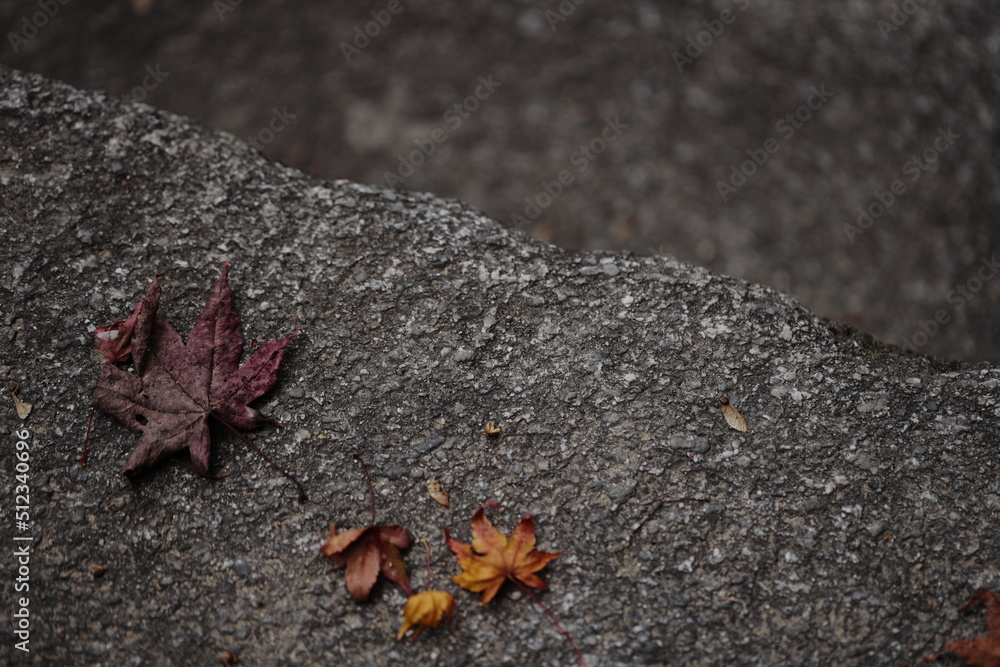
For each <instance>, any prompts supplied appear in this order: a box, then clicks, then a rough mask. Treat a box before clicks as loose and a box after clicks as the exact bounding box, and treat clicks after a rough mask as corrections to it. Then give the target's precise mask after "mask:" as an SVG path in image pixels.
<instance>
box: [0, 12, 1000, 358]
mask: <svg viewBox="0 0 1000 667" xmlns="http://www.w3.org/2000/svg"><path fill="white" fill-rule="evenodd" d="M387 6H388V0H373V1H371V2H363V3H361V2H329V1H328V0H258V1H256V2H252V3H251V2H242V3H238V2H235V1H234V0H220V1H219V2H210V1H207V0H206V1H204V2H196V3H190V2H183V1H182V0H134V1H133V2H125V0H95V1H94V2H69V3H67V4H66V5H65V6H61V8H60V9H59V11H58V14H57V15H56V16H54V17H53V18H52V19H50V20H46V22H45V25H44V26H43V28H42V29H39V30H38V31H37V35H35V36H34V37H33V38H32V39H30V40H28V41H26V42H25V43H23V44H21V43H18V44H17V48H15V45H14V44H11V43H10V42H9V40H8V41H7V42H5V44H4V45H3V48H2V49H0V63H3V64H6V65H9V66H12V67H16V68H18V69H22V70H27V71H34V72H38V73H41V74H44V75H46V76H49V77H52V78H57V79H61V80H65V81H67V82H69V83H71V84H73V85H76V86H78V87H81V88H86V89H91V88H100V89H104V90H107V91H109V92H110V93H111V94H113V95H116V96H128V97H130V98H136V99H139V98H141V99H144V100H145V101H147V102H150V103H151V104H154V105H156V106H158V107H160V108H164V109H168V110H170V111H174V112H176V113H181V114H184V115H187V116H190V117H192V118H195V119H197V120H199V121H202V122H203V123H204V124H206V125H208V126H209V127H215V128H218V129H222V130H226V131H229V132H232V133H234V134H236V135H237V136H239V137H241V138H253V140H254V141H255V142H256V143H257V144H258V145H260V146H261V148H262V149H263V150H264V151H265V153H266V154H267V155H269V156H271V157H273V158H276V159H278V160H281V161H283V162H285V163H287V164H289V165H291V166H295V167H298V168H300V169H302V170H305V171H310V172H313V173H316V174H319V175H323V176H325V177H327V178H347V179H350V180H352V181H355V182H360V183H369V184H375V185H379V186H384V185H385V184H386V178H385V174H386V173H387V172H398V170H399V163H400V157H399V156H404V159H406V160H407V161H409V159H410V158H409V155H410V154H411V153H412V152H413V151H416V150H418V148H417V147H418V145H424V146H430V148H427V149H426V151H427V152H429V151H430V150H433V154H432V155H430V156H429V157H427V158H422V157H421V156H420V153H417V154H416V158H414V159H415V160H422V161H423V164H420V165H419V166H418V167H417V168H415V169H414V172H413V173H412V175H409V176H407V177H406V179H405V181H404V182H403V183H401V184H400V187H402V188H406V189H409V190H414V191H428V192H434V193H436V194H438V195H441V196H448V197H458V198H460V199H462V200H463V201H466V202H469V203H470V204H472V205H473V206H476V207H478V208H479V209H480V210H482V211H484V212H485V213H486V214H487V215H489V216H491V217H492V218H494V219H496V220H498V221H500V222H501V223H503V224H505V225H508V226H520V227H523V228H526V229H528V230H529V231H531V233H533V234H534V235H535V236H536V237H538V238H541V239H543V240H550V241H554V242H555V243H557V244H559V245H561V246H563V247H582V248H591V249H604V250H615V249H624V250H632V251H635V252H639V253H642V254H655V253H659V254H668V255H673V256H675V257H677V258H679V259H682V260H685V261H690V262H693V263H697V264H700V265H703V266H706V267H707V268H709V269H710V270H712V271H714V272H716V273H724V274H727V275H732V276H736V277H739V278H743V279H746V280H751V281H754V282H759V283H762V284H766V285H769V286H772V287H774V288H775V289H778V290H779V291H782V292H784V293H787V294H791V295H792V296H795V297H796V298H798V299H799V300H800V301H801V302H802V303H803V304H805V305H806V306H807V307H808V308H810V309H811V310H813V311H814V312H816V313H818V314H820V315H823V316H827V317H831V318H834V319H838V320H842V321H845V322H848V323H850V324H852V325H854V326H856V327H858V328H860V329H862V330H864V331H868V332H870V333H872V334H874V335H875V336H876V337H878V338H879V339H881V340H884V341H887V342H890V343H893V344H897V345H901V344H903V343H904V341H910V344H912V345H913V346H914V347H919V349H920V351H922V352H925V353H929V354H934V355H938V356H946V357H950V358H956V359H963V360H970V361H977V360H990V361H993V362H997V361H1000V280H995V279H993V278H991V279H990V280H987V281H985V283H983V282H977V281H979V278H978V277H977V275H976V273H977V271H978V270H979V268H980V267H981V262H982V261H983V259H984V258H987V259H988V258H990V257H992V256H994V255H995V254H996V253H998V252H1000V225H998V220H1000V170H998V160H997V150H998V147H1000V134H998V132H1000V122H998V117H997V111H996V110H997V109H998V108H1000V75H998V72H1000V12H998V5H997V3H993V2H978V1H976V0H956V1H950V2H926V1H922V0H921V1H918V0H908V1H907V2H902V1H901V0H878V1H876V2H859V1H857V0H831V1H829V2H802V1H801V0H720V1H719V2H714V3H706V2H703V1H701V0H677V1H671V2H651V1H649V0H624V1H620V2H610V3H609V2H580V0H573V2H570V1H569V0H565V2H563V0H549V1H548V2H543V3H536V2H527V1H525V0H470V1H469V2H462V3H449V2H446V3H435V2H420V1H416V0H415V1H410V0H401V3H400V5H399V7H400V9H401V11H400V12H399V13H398V14H394V15H391V16H390V20H389V21H388V22H387V23H386V25H385V26H384V27H380V26H379V25H378V24H377V23H374V24H371V26H369V24H370V23H371V22H372V21H373V18H372V13H373V12H374V13H375V14H376V15H379V14H380V13H381V12H385V9H386V7H387ZM563 6H565V7H566V10H563V11H562V13H561V14H560V13H559V12H560V11H561V10H560V7H563ZM904 6H905V9H906V12H904V11H903V8H904ZM894 7H895V8H896V10H895V16H894ZM570 8H572V12H570V11H568V10H569V9H570ZM727 10H729V11H731V12H732V13H731V14H729V15H726V16H725V17H723V16H722V14H723V12H724V11H727ZM37 11H38V0H0V25H10V26H13V29H14V31H15V32H16V30H17V28H18V27H19V26H21V25H22V23H21V21H22V19H23V18H24V17H30V16H33V14H34V12H37ZM546 12H555V13H557V14H556V15H557V18H553V16H554V14H547V13H546ZM907 12H908V13H907ZM561 18H565V20H560V19H561ZM894 18H895V20H896V21H897V23H899V25H898V26H897V25H894V24H893V23H892V22H891V21H892V20H893V19H894ZM723 19H729V22H728V23H723V22H722V21H723ZM383 20H384V16H383ZM880 22H882V23H881V25H880ZM372 26H373V27H372ZM887 26H888V27H887ZM364 29H370V31H371V33H373V35H374V36H373V37H371V38H370V41H369V42H368V43H367V44H366V45H365V42H364V39H365V37H364V36H362V38H360V39H359V38H357V37H356V35H357V33H358V32H359V31H363V30H364ZM713 33H717V34H713ZM355 39H358V44H362V45H364V46H363V49H360V53H354V52H353V51H349V52H348V53H346V54H345V48H344V46H343V45H348V46H350V47H351V48H356V47H354V44H353V43H354V41H355ZM699 41H700V42H701V45H699V44H698V42H699ZM692 42H694V46H692V45H691V43H692ZM699 49H701V52H700V54H699ZM675 54H678V55H680V56H683V57H688V54H694V57H692V58H691V59H692V62H690V63H687V62H684V61H680V65H681V67H680V68H678V65H677V62H678V60H677V58H676V57H675ZM151 71H152V72H153V73H152V74H151ZM480 77H487V78H490V77H492V78H493V79H494V80H495V81H497V82H500V84H501V85H500V86H499V87H498V88H495V89H494V90H487V89H486V88H480V86H481V84H480ZM813 86H815V87H820V88H823V89H824V90H827V91H830V92H831V93H832V95H831V96H829V97H828V98H827V99H825V100H818V99H815V100H813V105H814V109H809V108H807V107H805V106H804V105H806V104H807V103H808V102H809V100H810V94H811V93H810V89H811V87H813ZM477 89H479V93H480V97H479V98H476V97H475V95H476V92H477ZM455 105H461V106H460V109H459V111H458V112H455V111H454V108H455ZM462 107H465V108H462ZM800 108H801V109H800ZM275 110H277V113H275ZM797 113H799V114H801V115H800V118H802V119H805V120H802V121H797V120H795V118H794V115H795V114H797ZM457 114H460V115H457ZM789 115H792V120H791V121H788V120H787V117H788V116H789ZM615 116H619V117H620V118H621V121H622V122H623V123H624V124H626V125H628V129H627V130H625V131H624V133H623V134H622V135H621V136H620V137H619V138H618V139H617V140H616V141H615V142H614V143H612V144H610V146H609V147H608V148H607V149H606V150H605V151H604V152H603V153H601V154H600V155H597V156H596V159H594V160H587V159H586V158H585V157H584V158H583V159H582V161H581V155H582V153H581V152H578V151H579V149H580V147H581V146H585V145H587V144H589V143H590V142H592V141H593V140H595V139H597V138H598V137H599V136H600V132H601V130H602V127H603V126H604V124H605V118H608V117H615ZM272 123H274V125H273V127H276V128H278V129H280V131H278V132H274V133H271V134H269V131H270V127H269V126H271V124H272ZM949 127H950V128H951V131H952V132H953V133H955V134H957V135H958V137H957V138H956V139H955V141H954V142H953V143H952V144H950V145H948V147H947V150H945V151H940V152H939V151H937V150H935V148H934V142H935V140H936V137H937V135H938V130H939V129H945V130H947V129H948V128H949ZM435 129H439V130H441V132H442V134H440V135H438V136H439V137H441V138H442V141H441V142H440V143H436V142H434V141H432V140H431V137H432V134H433V132H434V130H435ZM769 139H770V140H773V141H775V142H776V144H774V146H776V147H777V148H776V151H777V152H775V153H773V154H768V155H766V156H764V157H767V162H766V163H765V164H763V165H762V166H760V167H759V168H758V167H755V166H754V165H753V164H752V163H750V165H749V167H747V170H748V171H753V170H755V171H756V173H753V174H752V175H751V176H750V177H749V178H748V179H747V182H746V183H745V184H743V185H741V186H740V187H739V188H738V190H737V191H736V192H734V193H728V196H727V197H726V199H725V200H723V198H722V197H721V196H720V193H719V191H718V186H717V184H718V183H719V182H720V181H726V180H728V179H729V178H730V175H731V173H732V167H733V165H737V166H739V165H742V164H743V163H744V162H745V161H747V160H750V159H751V157H750V154H756V155H758V156H760V155H761V153H760V151H761V150H762V148H763V146H764V144H765V143H766V142H767V141H768V140H769ZM428 141H430V142H431V143H430V144H428ZM598 146H599V144H598ZM748 151H749V152H750V154H748ZM925 152H927V153H928V155H929V157H927V158H925V157H924V153H925ZM574 156H575V157H574ZM914 156H917V157H918V159H919V160H920V166H918V165H917V163H916V162H911V160H912V159H913V157H914ZM574 159H576V160H577V162H574ZM925 159H926V160H927V162H925ZM931 160H932V162H930V161H931ZM907 165H909V167H910V169H909V170H908V169H907ZM584 167H585V170H583V171H579V169H581V168H584ZM924 167H926V171H924V170H923V168H924ZM914 169H915V171H914ZM564 170H568V171H569V172H570V174H571V175H572V176H573V179H574V180H573V182H572V183H571V184H570V185H569V186H566V187H564V188H563V191H562V192H561V193H560V194H559V196H558V197H557V198H555V200H554V201H552V202H551V203H550V204H549V205H548V206H547V207H544V210H541V211H539V212H538V215H537V217H535V218H534V219H528V217H527V216H525V209H526V208H527V206H528V204H527V203H526V201H525V200H526V198H530V199H532V200H534V201H540V203H541V204H543V205H544V204H546V203H547V200H546V195H547V193H546V191H545V184H546V183H552V182H553V181H556V180H557V179H558V176H559V174H560V172H562V171H564ZM915 177H916V178H915ZM914 178H915V180H914ZM897 180H898V181H900V185H901V186H902V187H904V188H905V189H903V190H901V192H902V194H892V191H891V186H892V184H893V183H894V182H895V181H897ZM897 189H899V188H897ZM876 191H878V192H879V193H888V194H886V195H882V198H883V200H885V201H889V198H890V197H891V198H892V203H891V205H890V206H889V207H888V209H887V210H886V211H885V213H883V214H882V215H881V216H879V217H878V219H877V220H875V221H874V222H873V224H872V226H871V227H870V228H869V229H868V230H867V231H865V233H864V234H863V235H861V236H849V235H848V234H847V233H845V228H844V226H845V225H848V224H853V223H855V222H856V221H857V218H858V213H857V209H858V208H859V207H865V208H868V207H873V210H874V211H875V212H876V213H878V212H879V206H880V202H878V201H877V199H876V195H875V192H876ZM514 214H519V215H521V216H522V217H523V218H524V220H525V221H526V224H524V223H519V222H517V221H515V220H514V217H513V216H514ZM970 281H971V284H970ZM973 288H978V289H973ZM963 289H964V290H965V293H964V294H963V293H962V291H961V290H963ZM939 310H943V311H944V312H943V313H942V314H941V318H942V319H943V320H945V321H944V322H943V325H941V326H936V323H935V322H934V319H935V315H936V314H937V312H938V311H939ZM921 323H924V326H923V327H922V326H921ZM925 329H930V330H933V335H930V336H927V338H926V340H925V339H924V337H925V336H926V333H925V332H924V330H925ZM914 336H916V338H914Z"/></svg>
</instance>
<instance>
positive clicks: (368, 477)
mask: <svg viewBox="0 0 1000 667" xmlns="http://www.w3.org/2000/svg"><path fill="white" fill-rule="evenodd" d="M354 458H356V459H357V460H358V463H360V464H361V469H362V470H364V471H365V480H366V481H367V482H368V494H369V495H370V496H371V500H372V523H371V525H373V526H374V525H375V487H374V486H372V478H371V475H369V474H368V466H366V465H365V460H364V459H363V458H361V457H360V456H358V455H357V454H355V455H354Z"/></svg>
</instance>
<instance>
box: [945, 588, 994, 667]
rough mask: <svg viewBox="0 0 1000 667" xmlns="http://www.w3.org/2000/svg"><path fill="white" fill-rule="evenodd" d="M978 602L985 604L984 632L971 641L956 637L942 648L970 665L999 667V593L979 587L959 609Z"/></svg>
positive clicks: (963, 609)
mask: <svg viewBox="0 0 1000 667" xmlns="http://www.w3.org/2000/svg"><path fill="white" fill-rule="evenodd" d="M980 602H982V603H983V605H985V606H986V634H985V635H983V636H982V637H976V638H975V639H973V640H971V641H970V640H968V639H956V640H955V641H953V642H949V643H948V644H947V645H946V646H945V647H944V650H945V651H950V652H952V653H954V654H956V655H957V656H958V657H960V658H962V659H963V660H965V663H966V664H967V665H971V666H972V667H1000V595H998V594H996V593H994V592H993V591H989V590H987V589H985V588H980V589H979V590H978V591H976V594H975V595H973V596H972V599H971V600H969V601H968V602H966V603H965V604H964V605H962V607H961V608H960V609H959V611H968V610H969V609H972V608H973V607H975V606H976V605H978V604H979V603H980ZM934 657H937V656H934Z"/></svg>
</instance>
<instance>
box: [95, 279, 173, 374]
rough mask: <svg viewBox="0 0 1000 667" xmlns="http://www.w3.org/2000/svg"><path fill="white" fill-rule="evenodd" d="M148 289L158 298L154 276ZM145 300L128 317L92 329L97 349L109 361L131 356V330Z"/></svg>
mask: <svg viewBox="0 0 1000 667" xmlns="http://www.w3.org/2000/svg"><path fill="white" fill-rule="evenodd" d="M149 289H150V291H151V292H152V291H153V290H155V291H156V299H157V300H159V298H160V286H159V284H158V283H157V281H156V278H153V284H152V285H151V286H150V288H149ZM145 302H146V299H143V300H142V301H140V302H139V305H138V306H136V307H135V310H133V311H132V314H131V315H129V316H128V319H125V320H118V321H117V322H112V323H111V324H105V325H104V326H100V327H97V329H95V330H94V339H95V340H96V341H97V351H98V352H100V353H101V354H102V355H104V356H105V357H106V358H107V360H108V361H110V362H111V363H113V364H120V363H124V362H126V361H128V360H129V359H131V358H132V332H133V331H134V330H135V323H136V321H137V320H138V319H139V313H140V312H141V311H142V308H143V303H145Z"/></svg>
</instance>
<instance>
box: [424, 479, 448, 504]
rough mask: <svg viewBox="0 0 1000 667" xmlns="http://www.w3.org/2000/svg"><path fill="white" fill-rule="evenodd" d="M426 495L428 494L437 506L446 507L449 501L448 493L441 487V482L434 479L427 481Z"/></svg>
mask: <svg viewBox="0 0 1000 667" xmlns="http://www.w3.org/2000/svg"><path fill="white" fill-rule="evenodd" d="M427 493H429V494H430V495H431V498H433V499H434V500H436V501H437V502H438V503H439V504H441V505H444V506H445V507H448V503H449V501H450V499H449V498H448V492H447V491H445V490H444V487H443V486H441V482H439V481H437V480H436V479H431V480H428V481H427Z"/></svg>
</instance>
